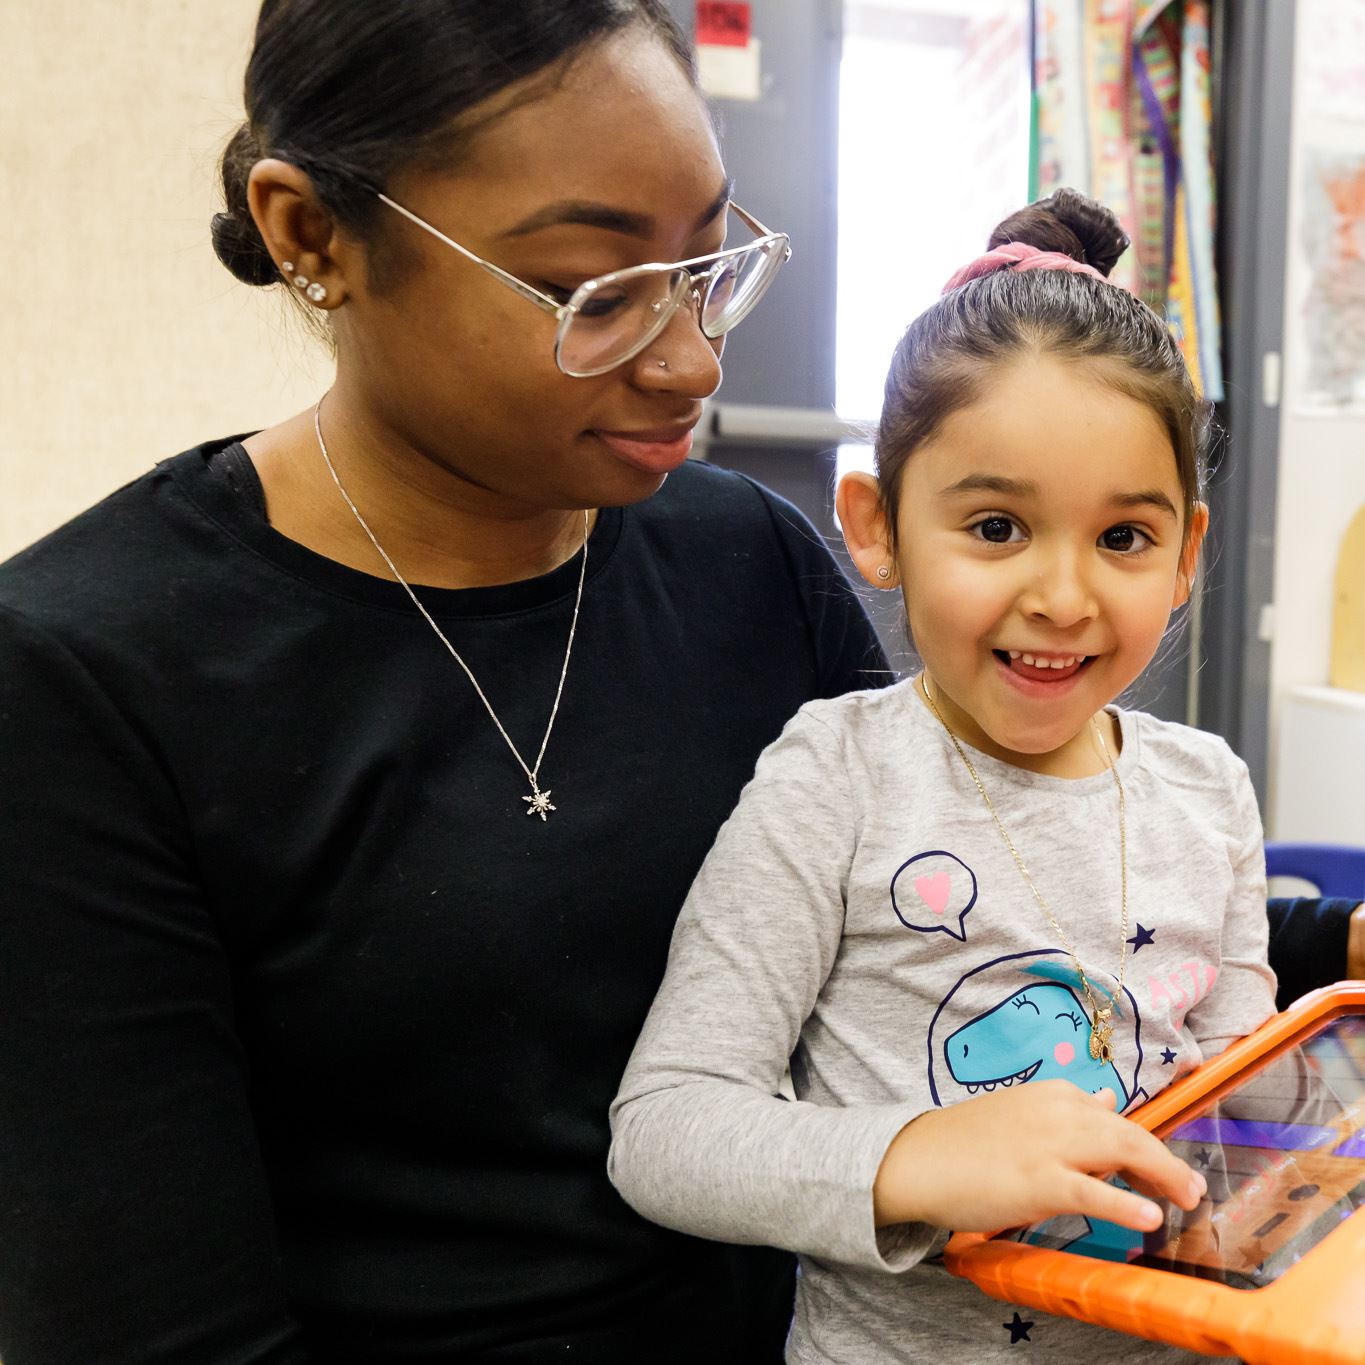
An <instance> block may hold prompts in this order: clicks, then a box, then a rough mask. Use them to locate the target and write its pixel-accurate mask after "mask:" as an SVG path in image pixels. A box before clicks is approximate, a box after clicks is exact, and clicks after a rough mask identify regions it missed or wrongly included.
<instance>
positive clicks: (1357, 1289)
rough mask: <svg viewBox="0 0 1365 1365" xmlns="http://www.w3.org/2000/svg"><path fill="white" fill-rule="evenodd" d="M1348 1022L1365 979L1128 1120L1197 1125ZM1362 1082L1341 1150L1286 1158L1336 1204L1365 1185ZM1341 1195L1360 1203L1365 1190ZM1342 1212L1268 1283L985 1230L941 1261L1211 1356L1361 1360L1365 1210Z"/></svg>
mask: <svg viewBox="0 0 1365 1365" xmlns="http://www.w3.org/2000/svg"><path fill="white" fill-rule="evenodd" d="M1350 1016H1355V1017H1356V1019H1357V1020H1358V1025H1357V1024H1349V1023H1348V1024H1347V1025H1345V1026H1347V1027H1351V1028H1357V1027H1358V1031H1359V1034H1360V1036H1361V1037H1362V1038H1365V983H1360V982H1352V983H1344V984H1342V985H1338V986H1329V987H1327V988H1325V989H1323V990H1320V991H1314V992H1313V993H1312V994H1311V995H1307V996H1304V998H1303V999H1302V1000H1299V1001H1298V1002H1297V1003H1295V1004H1294V1005H1293V1006H1291V1007H1290V1008H1289V1009H1288V1010H1286V1011H1285V1012H1284V1013H1283V1014H1279V1015H1276V1016H1275V1017H1274V1018H1273V1019H1270V1020H1268V1021H1267V1022H1266V1023H1265V1024H1264V1025H1262V1027H1261V1028H1259V1029H1257V1030H1256V1032H1255V1033H1253V1034H1250V1035H1249V1036H1248V1037H1246V1038H1243V1039H1242V1040H1241V1041H1240V1042H1237V1043H1234V1044H1233V1045H1232V1046H1231V1047H1230V1048H1228V1050H1227V1051H1226V1052H1224V1053H1222V1054H1221V1055H1219V1056H1217V1057H1214V1058H1213V1059H1211V1060H1210V1061H1208V1062H1206V1063H1205V1064H1204V1065H1203V1066H1201V1067H1199V1068H1198V1070H1196V1071H1193V1072H1191V1073H1190V1074H1189V1075H1188V1076H1186V1077H1184V1078H1183V1079H1182V1080H1180V1081H1178V1082H1176V1083H1175V1084H1174V1085H1172V1086H1170V1087H1169V1088H1168V1089H1166V1090H1164V1091H1162V1093H1161V1094H1159V1095H1158V1096H1157V1097H1156V1098H1155V1099H1153V1100H1151V1101H1149V1102H1148V1103H1147V1104H1145V1105H1143V1106H1142V1107H1141V1108H1140V1109H1137V1110H1135V1111H1134V1112H1133V1114H1132V1115H1131V1117H1132V1119H1133V1120H1134V1122H1136V1123H1140V1124H1142V1125H1143V1127H1145V1128H1147V1129H1149V1130H1151V1131H1152V1132H1154V1133H1155V1134H1156V1135H1157V1136H1158V1137H1168V1136H1170V1135H1172V1133H1173V1131H1174V1130H1176V1129H1177V1128H1182V1126H1183V1125H1187V1124H1192V1123H1197V1122H1198V1121H1199V1116H1200V1115H1201V1114H1202V1113H1204V1111H1206V1110H1209V1109H1210V1108H1212V1106H1213V1105H1214V1104H1215V1103H1217V1102H1219V1101H1220V1100H1222V1099H1224V1098H1226V1097H1227V1096H1229V1095H1231V1094H1233V1092H1234V1091H1236V1090H1237V1089H1238V1087H1239V1086H1240V1085H1242V1084H1243V1083H1244V1082H1245V1081H1246V1080H1247V1079H1248V1078H1249V1077H1252V1076H1254V1075H1255V1074H1256V1073H1257V1072H1259V1071H1260V1070H1261V1069H1262V1068H1264V1067H1265V1066H1267V1065H1268V1064H1269V1063H1270V1062H1271V1061H1272V1059H1274V1058H1276V1057H1280V1056H1283V1055H1284V1054H1286V1053H1288V1052H1290V1050H1291V1049H1293V1048H1295V1047H1296V1046H1298V1045H1299V1044H1301V1043H1306V1042H1309V1041H1310V1040H1311V1039H1312V1038H1313V1037H1314V1035H1316V1034H1318V1033H1320V1032H1321V1031H1322V1030H1323V1029H1324V1028H1326V1027H1328V1026H1333V1027H1342V1026H1341V1025H1333V1024H1332V1021H1334V1020H1343V1019H1349V1017H1350ZM1361 1089H1362V1093H1361V1095H1358V1096H1356V1097H1354V1099H1353V1100H1352V1102H1351V1103H1350V1104H1348V1105H1346V1106H1345V1107H1344V1108H1343V1109H1342V1111H1341V1114H1340V1118H1339V1125H1334V1128H1336V1131H1334V1132H1333V1133H1331V1134H1329V1135H1328V1136H1327V1137H1326V1138H1325V1139H1321V1138H1320V1139H1319V1144H1320V1146H1321V1147H1324V1148H1325V1147H1327V1146H1333V1147H1334V1148H1335V1154H1333V1155H1328V1154H1326V1153H1325V1152H1324V1151H1319V1152H1318V1153H1317V1154H1316V1155H1315V1154H1314V1153H1312V1152H1309V1151H1304V1152H1302V1153H1295V1154H1293V1156H1292V1157H1291V1158H1287V1160H1290V1161H1292V1163H1293V1164H1294V1166H1295V1170H1296V1173H1297V1174H1296V1178H1297V1175H1298V1174H1302V1175H1303V1178H1304V1179H1305V1181H1311V1180H1314V1179H1317V1180H1321V1181H1322V1182H1323V1184H1324V1185H1326V1186H1327V1188H1326V1191H1325V1194H1324V1199H1326V1200H1327V1201H1328V1202H1329V1203H1330V1202H1331V1201H1333V1200H1338V1201H1340V1200H1341V1197H1342V1196H1343V1195H1347V1194H1348V1193H1349V1192H1350V1191H1351V1190H1352V1189H1356V1190H1360V1189H1361V1188H1362V1184H1365V1131H1363V1130H1365V1087H1361ZM1186 1131H1188V1129H1187V1130H1186ZM1320 1131H1321V1130H1320ZM1342 1153H1345V1154H1346V1155H1345V1157H1344V1158H1343V1157H1342V1156H1341V1154H1342ZM1357 1157H1358V1158H1359V1159H1357ZM1315 1161H1316V1162H1317V1166H1316V1167H1315V1166H1314V1164H1313V1163H1314V1162H1315ZM1327 1165H1335V1166H1336V1167H1339V1168H1340V1169H1339V1170H1337V1171H1335V1173H1334V1174H1335V1180H1334V1181H1333V1180H1332V1179H1331V1177H1329V1175H1327V1174H1323V1173H1322V1172H1323V1170H1324V1168H1325V1166H1327ZM1257 1185H1258V1181H1256V1180H1253V1181H1252V1182H1251V1184H1250V1186H1248V1187H1247V1188H1249V1189H1251V1190H1252V1191H1255V1190H1256V1189H1257ZM1303 1190H1309V1191H1312V1192H1313V1193H1314V1194H1315V1195H1316V1194H1317V1193H1318V1185H1316V1184H1313V1183H1307V1184H1304V1185H1300V1186H1298V1187H1297V1188H1296V1189H1295V1191H1293V1192H1292V1193H1291V1194H1290V1196H1289V1198H1296V1197H1298V1196H1299V1194H1300V1192H1301V1191H1303ZM1362 1194H1365V1191H1362ZM1345 1202H1346V1203H1348V1204H1349V1203H1360V1202H1362V1198H1361V1196H1357V1197H1355V1198H1353V1199H1349V1200H1346V1201H1345ZM1322 1204H1323V1200H1322V1199H1319V1200H1317V1208H1316V1209H1315V1210H1314V1212H1315V1213H1316V1212H1320V1210H1321V1207H1322ZM1201 1207H1202V1206H1201ZM1267 1207H1269V1206H1267ZM1329 1212H1330V1210H1329ZM1306 1216H1307V1215H1306V1214H1304V1213H1303V1210H1302V1209H1299V1208H1290V1207H1288V1206H1286V1207H1285V1208H1284V1209H1283V1210H1282V1211H1280V1212H1277V1213H1275V1214H1274V1215H1273V1216H1272V1218H1271V1219H1270V1220H1267V1222H1266V1223H1265V1224H1264V1225H1263V1227H1269V1226H1274V1225H1278V1224H1281V1223H1284V1222H1285V1220H1287V1219H1291V1218H1295V1217H1297V1219H1298V1223H1297V1224H1296V1225H1294V1224H1291V1226H1297V1227H1300V1228H1301V1227H1302V1224H1303V1222H1304V1220H1305V1217H1306ZM1339 1216H1340V1217H1341V1221H1340V1222H1339V1223H1337V1225H1336V1226H1335V1227H1334V1228H1333V1229H1332V1230H1331V1231H1329V1232H1328V1233H1327V1234H1326V1236H1325V1237H1323V1238H1322V1240H1320V1241H1318V1242H1317V1243H1316V1244H1315V1245H1313V1246H1312V1247H1311V1249H1309V1250H1308V1251H1306V1252H1304V1253H1303V1254H1302V1257H1301V1259H1299V1260H1298V1261H1297V1262H1296V1263H1294V1264H1291V1265H1289V1266H1288V1268H1287V1269H1285V1270H1284V1271H1283V1272H1282V1273H1281V1274H1280V1275H1279V1278H1278V1279H1275V1280H1274V1281H1273V1282H1272V1283H1270V1284H1266V1285H1263V1286H1261V1287H1259V1288H1240V1287H1234V1286H1232V1285H1229V1284H1223V1283H1216V1282H1214V1281H1212V1280H1210V1279H1202V1278H1192V1277H1191V1276H1190V1275H1188V1274H1178V1273H1175V1272H1173V1271H1170V1270H1163V1269H1158V1268H1155V1267H1153V1266H1144V1265H1133V1264H1126V1263H1123V1262H1120V1261H1111V1260H1097V1259H1093V1258H1092V1257H1090V1256H1086V1255H1078V1254H1075V1253H1073V1252H1068V1251H1062V1250H1053V1249H1051V1248H1047V1247H1041V1246H1033V1245H1028V1244H1025V1243H1020V1242H1015V1241H1002V1240H994V1239H992V1238H989V1237H985V1236H982V1235H980V1234H977V1233H956V1234H955V1235H954V1236H953V1237H952V1239H951V1240H950V1241H949V1243H948V1246H947V1249H946V1251H945V1253H944V1259H945V1262H946V1264H947V1266H948V1268H949V1269H950V1270H951V1271H952V1272H953V1273H954V1274H956V1275H962V1276H965V1277H966V1278H967V1279H969V1280H971V1281H972V1282H973V1283H974V1284H976V1285H977V1286H978V1287H979V1288H980V1289H983V1290H984V1291H985V1292H986V1293H987V1294H990V1295H992V1296H993V1297H995V1298H997V1299H1003V1300H1004V1301H1005V1302H1007V1303H1015V1304H1025V1305H1027V1306H1029V1307H1032V1308H1040V1309H1042V1310H1044V1311H1045V1312H1049V1313H1058V1314H1063V1315H1066V1316H1069V1317H1073V1318H1080V1319H1083V1320H1084V1321H1087V1322H1093V1323H1097V1324H1099V1325H1101V1326H1104V1327H1113V1328H1117V1329H1118V1330H1119V1331H1122V1332H1128V1333H1131V1334H1132V1335H1134V1336H1140V1337H1147V1338H1149V1339H1151V1340H1154V1341H1162V1342H1167V1343H1169V1344H1170V1345H1173V1346H1181V1347H1184V1348H1186V1349H1187V1350H1193V1351H1201V1352H1204V1353H1205V1354H1208V1355H1236V1356H1240V1357H1241V1358H1242V1359H1243V1360H1244V1361H1246V1362H1247V1363H1248V1365H1347V1363H1348V1362H1365V1207H1361V1208H1359V1209H1358V1210H1357V1211H1356V1212H1353V1213H1350V1214H1349V1216H1344V1215H1339ZM1209 1220H1210V1222H1211V1221H1212V1215H1211V1214H1210V1215H1209ZM1329 1221H1330V1220H1329ZM1206 1226H1207V1224H1206ZM1196 1231H1197V1230H1196ZM1261 1231H1262V1229H1257V1234H1241V1235H1242V1236H1243V1237H1247V1236H1252V1235H1258V1234H1259V1233H1260V1232H1261ZM1238 1235H1239V1234H1238V1233H1237V1232H1236V1230H1235V1229H1233V1228H1231V1227H1230V1226H1228V1225H1223V1226H1222V1227H1221V1228H1220V1229H1218V1230H1216V1231H1214V1232H1213V1233H1211V1234H1210V1235H1209V1237H1207V1238H1206V1241H1207V1242H1208V1243H1209V1246H1208V1249H1209V1250H1210V1252H1212V1251H1213V1250H1217V1249H1219V1248H1217V1247H1216V1246H1214V1245H1213V1244H1216V1243H1218V1242H1220V1241H1222V1242H1223V1243H1224V1249H1226V1247H1227V1246H1229V1245H1232V1243H1233V1241H1234V1239H1235V1238H1236V1237H1237V1236H1238ZM1198 1243H1199V1237H1198V1236H1195V1237H1192V1238H1191V1239H1190V1241H1189V1242H1187V1243H1185V1244H1184V1245H1183V1246H1182V1248H1181V1251H1182V1258H1189V1259H1193V1260H1194V1261H1195V1262H1196V1263H1198V1262H1200V1261H1201V1259H1202V1257H1201V1247H1200V1246H1199V1245H1198ZM1251 1245H1252V1247H1253V1248H1254V1247H1255V1244H1254V1243H1253V1244H1251ZM1233 1249H1234V1250H1235V1249H1236V1248H1235V1247H1234V1248H1233Z"/></svg>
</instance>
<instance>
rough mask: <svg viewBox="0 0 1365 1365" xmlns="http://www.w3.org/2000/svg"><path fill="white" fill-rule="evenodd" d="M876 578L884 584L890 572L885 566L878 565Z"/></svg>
mask: <svg viewBox="0 0 1365 1365" xmlns="http://www.w3.org/2000/svg"><path fill="white" fill-rule="evenodd" d="M877 577H878V578H880V579H881V580H882V582H883V583H885V582H886V580H887V579H888V578H890V577H891V570H890V569H889V568H888V567H887V566H886V565H885V564H878V565H877Z"/></svg>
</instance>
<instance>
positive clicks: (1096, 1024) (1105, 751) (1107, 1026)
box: [919, 673, 1128, 1062]
mask: <svg viewBox="0 0 1365 1365" xmlns="http://www.w3.org/2000/svg"><path fill="white" fill-rule="evenodd" d="M919 684H920V691H921V692H923V693H924V700H925V701H927V702H928V703H929V709H930V710H931V711H932V712H933V713H934V715H935V716H936V717H937V719H938V723H939V724H940V725H941V726H943V728H944V730H946V731H947V733H948V738H949V739H950V740H952V742H953V748H954V749H956V750H957V756H958V757H959V758H960V759H961V760H962V762H963V764H964V765H965V766H966V769H967V771H968V773H970V774H971V778H972V781H973V782H975V783H976V789H977V791H979V792H980V793H981V799H982V800H983V801H984V802H985V803H986V809H987V810H988V811H990V813H991V819H993V820H994V821H995V827H996V829H998V830H999V831H1000V837H1001V838H1002V839H1003V840H1004V841H1005V847H1006V848H1007V849H1009V851H1010V856H1011V857H1012V858H1013V859H1014V864H1015V866H1016V867H1017V868H1018V869H1019V873H1020V875H1021V876H1022V877H1023V879H1024V880H1025V881H1026V882H1027V883H1028V889H1029V890H1030V891H1032V892H1033V899H1034V900H1036V901H1037V902H1038V905H1039V908H1040V909H1041V910H1042V912H1043V914H1044V915H1046V916H1047V922H1048V923H1049V924H1050V925H1051V926H1052V928H1053V931H1054V932H1055V933H1056V935H1057V937H1058V938H1059V939H1061V941H1062V944H1063V946H1064V947H1065V948H1066V951H1067V952H1068V953H1069V954H1070V955H1071V961H1072V963H1073V964H1074V965H1075V968H1076V975H1077V976H1078V977H1079V978H1080V982H1081V989H1082V990H1083V991H1084V992H1085V998H1086V1000H1087V1002H1088V1003H1089V1005H1090V1013H1091V1022H1090V1057H1091V1060H1092V1061H1096V1062H1112V1061H1113V1060H1114V1046H1113V1038H1114V1026H1113V1024H1111V1023H1110V1022H1109V1019H1110V1016H1111V1015H1112V1014H1113V1013H1114V1005H1115V1003H1116V1002H1117V1000H1118V998H1119V996H1121V995H1122V994H1123V972H1124V968H1125V967H1126V966H1127V965H1128V959H1127V948H1128V825H1127V818H1126V816H1127V812H1126V810H1125V802H1124V796H1123V781H1122V779H1121V778H1120V777H1119V770H1118V768H1117V767H1115V765H1114V762H1113V760H1112V759H1111V758H1110V757H1109V746H1108V745H1107V744H1106V743H1105V742H1104V736H1103V735H1102V734H1101V733H1100V727H1099V726H1098V725H1096V724H1095V718H1094V716H1091V717H1090V728H1091V729H1092V730H1094V732H1095V738H1096V739H1097V740H1099V744H1100V753H1101V754H1102V755H1103V756H1104V766H1105V767H1106V768H1108V769H1109V775H1110V777H1112V778H1113V779H1114V786H1115V787H1117V788H1118V793H1119V876H1120V879H1121V882H1122V886H1123V927H1122V929H1121V930H1120V933H1119V975H1118V983H1119V988H1118V992H1117V994H1116V995H1114V997H1113V998H1112V999H1111V1000H1110V1002H1109V1004H1107V1005H1103V1006H1102V1005H1101V1004H1100V1002H1099V1001H1098V1000H1097V999H1096V998H1095V992H1094V990H1093V989H1092V988H1091V985H1090V978H1089V977H1087V976H1086V974H1085V968H1084V967H1082V966H1081V959H1080V958H1079V957H1078V956H1077V954H1076V950H1075V948H1073V947H1072V946H1071V940H1070V939H1069V938H1067V936H1066V933H1065V931H1064V930H1063V929H1062V926H1061V925H1060V924H1058V923H1057V917H1056V915H1054V914H1053V913H1052V907H1051V906H1049V905H1048V903H1047V901H1045V900H1044V899H1043V893H1042V892H1041V891H1039V890H1038V888H1037V886H1036V885H1034V881H1033V878H1032V877H1031V876H1030V875H1029V870H1028V868H1027V867H1025V866H1024V860H1023V859H1022V858H1021V857H1020V856H1019V850H1018V849H1017V848H1015V846H1014V840H1013V839H1011V838H1010V836H1009V831H1008V830H1006V828H1005V826H1004V824H1003V822H1002V821H1001V819H1000V816H999V814H998V813H997V811H996V809H995V803H994V802H993V801H992V800H991V798H990V795H989V794H988V793H987V791H986V788H985V785H984V784H983V783H982V781H981V779H980V777H978V776H977V772H976V768H975V767H974V766H973V765H972V760H971V759H970V758H968V757H967V751H966V749H964V748H963V747H962V744H961V743H960V742H959V740H958V737H957V736H956V735H955V734H954V733H953V728H952V726H951V725H949V724H948V722H947V721H946V720H944V719H943V713H942V712H941V711H940V710H939V709H938V706H937V705H936V703H935V702H934V699H933V697H931V696H930V695H929V681H928V674H926V673H921V674H920V675H919Z"/></svg>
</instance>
